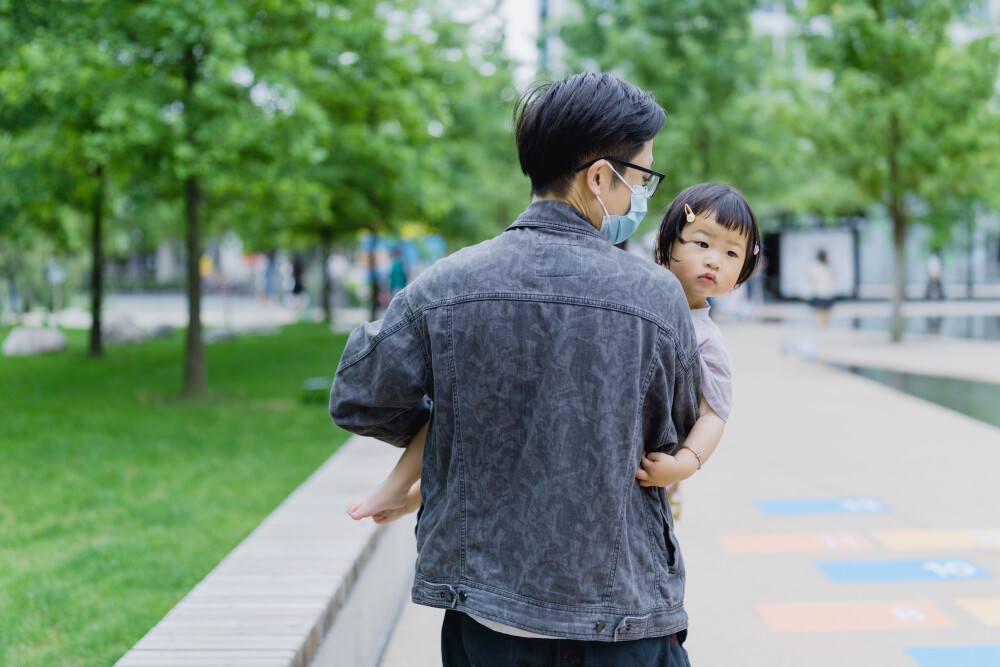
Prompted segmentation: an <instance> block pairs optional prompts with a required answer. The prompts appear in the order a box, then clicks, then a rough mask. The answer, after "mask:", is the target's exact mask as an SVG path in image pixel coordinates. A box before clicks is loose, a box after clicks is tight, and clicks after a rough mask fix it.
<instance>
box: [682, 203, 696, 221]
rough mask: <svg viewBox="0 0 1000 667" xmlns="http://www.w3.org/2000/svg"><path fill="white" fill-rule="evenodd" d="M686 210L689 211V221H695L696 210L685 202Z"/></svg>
mask: <svg viewBox="0 0 1000 667" xmlns="http://www.w3.org/2000/svg"><path fill="white" fill-rule="evenodd" d="M684 212H685V213H687V221H688V222H694V211H692V210H691V207H690V206H688V205H687V204H684Z"/></svg>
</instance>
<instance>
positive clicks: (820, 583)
mask: <svg viewBox="0 0 1000 667" xmlns="http://www.w3.org/2000/svg"><path fill="white" fill-rule="evenodd" d="M991 314H992V313H991ZM785 319H789V318H785ZM791 319H794V318H791ZM723 328H724V333H725V335H726V338H727V340H728V341H729V343H730V345H731V347H732V351H733V356H734V360H735V363H736V372H737V376H736V383H737V384H736V399H735V407H734V410H733V414H732V418H731V420H730V424H729V426H728V428H727V431H726V437H725V440H724V441H723V444H722V447H721V448H720V450H719V452H718V453H717V454H716V457H715V458H714V459H713V460H712V461H711V462H710V463H709V465H707V466H706V468H705V469H704V470H702V471H701V472H700V473H698V475H697V476H696V478H695V479H693V480H691V481H690V482H688V483H687V484H686V486H685V488H684V513H683V517H682V520H681V521H680V522H679V523H678V529H677V530H678V535H679V539H680V542H681V547H682V549H683V553H684V558H685V563H686V568H687V574H688V590H687V606H688V610H689V613H690V616H691V629H690V637H689V641H688V644H687V647H688V650H689V653H690V656H691V660H692V663H693V664H694V665H695V666H696V667H703V666H718V665H748V666H753V665H769V666H772V665H773V666H777V667H782V666H788V667H803V666H808V667H827V666H829V667H833V666H834V665H836V666H840V665H878V666H879V667H897V666H898V667H904V666H906V667H914V666H920V667H937V666H939V665H963V666H966V667H979V666H981V665H982V666H985V665H991V666H993V667H996V666H997V665H1000V511H998V510H997V507H998V498H997V492H996V488H997V486H996V478H997V470H1000V429H997V428H994V427H992V426H988V425H985V424H983V423H981V422H979V421H976V420H974V419H971V418H969V417H965V416H963V415H960V414H957V413H955V412H952V411H949V410H946V409H944V408H940V407H938V406H936V405H934V404H931V403H927V402H925V401H923V400H920V399H918V398H914V397H911V396H908V395H906V394H903V393H900V392H898V391H895V390H893V389H890V388H888V387H885V386H882V385H880V384H877V383H874V382H872V381H869V380H866V379H864V378H861V377H858V376H856V375H853V374H851V373H848V372H845V371H841V370H837V369H836V368H834V367H831V366H829V365H827V364H823V363H815V362H809V361H805V360H803V359H801V358H799V357H798V356H796V355H795V354H788V352H789V351H791V352H793V353H794V352H795V351H797V350H799V349H800V347H798V346H797V343H799V342H801V341H807V342H808V341H811V340H812V339H811V338H810V336H811V335H812V331H811V329H810V327H809V326H808V325H803V326H800V327H798V328H795V327H790V326H787V325H786V326H778V325H762V324H748V323H730V324H724V327H723ZM818 341H819V342H818V346H817V347H816V348H815V351H816V354H817V356H818V357H819V358H820V359H828V360H834V361H837V362H839V363H858V364H865V365H880V366H883V367H892V368H895V369H898V370H913V371H918V372H929V373H934V374H942V375H951V376H955V377H967V378H974V379H989V380H992V381H994V382H998V381H1000V343H997V342H994V343H984V342H977V341H962V340H951V339H930V338H927V337H919V336H909V337H908V338H907V340H906V341H905V342H904V343H902V344H900V345H895V346H891V345H889V344H888V343H887V342H886V335H885V334H873V333H870V332H857V331H850V330H846V329H845V330H840V331H837V330H833V331H831V332H828V333H827V334H825V335H824V336H823V337H821V338H820V339H818ZM767 501H773V502H767ZM439 627H440V612H439V611H436V610H431V609H426V608H422V607H416V606H414V605H408V606H407V607H405V608H404V610H403V612H402V615H401V617H400V621H399V623H398V624H397V626H396V630H395V634H394V636H393V640H392V641H391V643H390V645H389V647H388V649H387V651H386V654H385V656H384V661H383V663H382V664H383V665H384V666H386V667H397V666H401V665H407V666H413V667H420V666H421V665H436V664H439V657H438V655H439V654H438V632H439ZM991 647H992V648H991Z"/></svg>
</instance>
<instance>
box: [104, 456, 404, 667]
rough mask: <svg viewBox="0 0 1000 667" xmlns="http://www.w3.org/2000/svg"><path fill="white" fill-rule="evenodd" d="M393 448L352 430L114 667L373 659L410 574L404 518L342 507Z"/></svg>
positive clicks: (323, 664) (283, 665) (279, 666)
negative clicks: (362, 516) (350, 512)
mask: <svg viewBox="0 0 1000 667" xmlns="http://www.w3.org/2000/svg"><path fill="white" fill-rule="evenodd" d="M397 456H398V451H397V450H395V448H393V447H390V446H388V445H385V444H383V443H379V442H375V441H373V440H370V439H366V438H351V439H350V440H349V441H348V442H347V443H345V444H344V446H343V447H341V449H340V450H339V451H338V452H337V453H336V454H334V455H333V456H332V457H330V458H329V459H328V460H327V461H326V463H324V464H323V465H322V466H321V467H320V468H319V469H318V470H317V471H316V472H315V473H313V475H311V476H310V477H309V479H307V480H306V481H305V482H304V483H303V484H302V485H301V486H300V487H299V488H298V489H297V490H296V491H295V492H294V493H292V494H291V495H290V496H289V497H288V498H287V499H286V500H285V501H284V502H283V503H282V504H281V505H280V506H279V507H278V508H277V509H275V510H274V512H272V513H271V515H270V516H268V517H267V519H265V520H264V521H263V522H262V523H261V524H260V526H258V527H257V528H256V529H255V530H254V531H253V532H252V533H251V534H250V535H249V536H248V537H247V538H246V539H245V540H244V541H243V542H242V543H240V545H239V546H237V547H236V549H234V550H233V551H232V552H231V553H230V554H229V555H228V556H226V558H225V559H223V561H222V562H221V563H219V565H218V566H217V567H216V568H215V569H214V570H212V572H210V573H209V574H208V575H207V576H206V577H205V579H203V580H202V581H201V582H200V583H199V584H198V585H197V586H195V587H194V589H192V590H191V592H190V593H188V595H187V596H185V597H184V599H183V600H181V601H180V602H179V603H178V604H177V605H176V606H175V607H174V608H173V609H172V610H170V612H169V613H167V615H166V616H164V618H163V619H162V620H161V621H160V622H159V623H158V624H157V625H156V626H155V627H154V628H153V629H152V630H150V631H149V633H148V634H147V635H146V636H145V637H143V638H142V639H141V640H139V642H137V643H136V645H135V646H134V647H133V648H132V649H131V650H130V651H129V652H128V653H126V654H125V655H124V656H123V657H122V658H121V660H119V661H118V662H117V663H116V665H119V666H120V667H137V666H143V667H149V666H153V665H212V666H221V665H233V666H234V667H235V666H240V667H256V666H264V665H268V666H272V665H273V666H274V667H307V666H309V665H316V666H320V667H330V666H334V665H350V666H351V667H355V666H357V667H364V666H366V665H372V666H374V665H376V664H378V661H379V660H380V658H381V655H382V652H383V651H384V648H385V645H386V642H387V641H388V638H389V635H390V633H391V631H392V627H393V624H394V623H395V620H396V617H397V616H398V614H399V610H400V608H401V606H402V604H403V602H404V601H405V599H406V596H407V593H408V591H409V587H410V584H411V582H412V574H413V560H412V555H413V553H414V547H413V539H414V538H413V525H414V524H413V518H412V517H407V519H405V520H400V521H397V522H395V523H393V524H390V525H388V526H376V525H375V524H374V523H372V522H371V521H362V522H357V521H353V520H352V519H351V518H350V517H348V516H347V514H346V513H345V512H344V509H343V508H344V507H345V506H346V505H347V503H348V502H350V501H351V500H353V499H355V498H357V497H358V496H360V495H361V494H363V493H364V492H365V491H367V490H368V489H369V488H371V486H373V485H374V483H375V482H376V481H377V480H379V479H381V477H382V476H384V475H385V473H386V472H388V471H389V470H390V469H391V466H392V464H393V463H394V462H395V460H396V458H397Z"/></svg>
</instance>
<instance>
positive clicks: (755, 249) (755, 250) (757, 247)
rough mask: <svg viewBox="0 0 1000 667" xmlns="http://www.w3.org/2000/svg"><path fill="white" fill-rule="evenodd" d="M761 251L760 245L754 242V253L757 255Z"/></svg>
mask: <svg viewBox="0 0 1000 667" xmlns="http://www.w3.org/2000/svg"><path fill="white" fill-rule="evenodd" d="M759 252H760V245H758V244H756V243H754V244H753V254H754V255H756V254H757V253H759Z"/></svg>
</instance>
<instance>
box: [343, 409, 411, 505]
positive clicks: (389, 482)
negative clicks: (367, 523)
mask: <svg viewBox="0 0 1000 667" xmlns="http://www.w3.org/2000/svg"><path fill="white" fill-rule="evenodd" d="M426 438H427V424H424V425H423V428H421V429H420V430H419V431H418V432H417V434H416V435H415V436H413V440H411V441H410V444H408V445H407V446H406V449H405V450H403V453H402V455H401V456H400V457H399V461H397V462H396V466H395V467H394V468H393V469H392V472H390V473H389V476H388V477H386V478H385V479H384V480H383V481H382V483H381V484H379V485H378V486H377V487H376V488H375V489H374V490H372V491H371V492H370V493H369V494H368V495H367V496H365V497H364V498H362V499H361V500H356V501H354V502H353V503H351V504H350V505H348V506H347V513H348V514H350V515H351V518H352V519H364V518H365V517H367V516H370V517H374V518H375V522H376V523H385V522H386V521H392V520H394V519H398V518H399V517H400V516H402V514H404V513H406V512H396V510H409V511H414V510H416V509H417V507H419V506H420V495H419V494H420V486H419V485H416V487H415V492H416V496H414V495H413V494H412V493H411V491H412V490H413V487H414V483H415V482H417V481H418V480H419V479H420V469H421V466H422V465H423V460H424V442H425V440H426ZM414 497H415V498H416V507H412V509H409V508H410V507H411V506H412V505H413V501H414ZM390 514H391V518H387V517H389V516H390ZM379 515H382V517H381V518H382V519H383V520H379V518H380V517H379Z"/></svg>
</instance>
